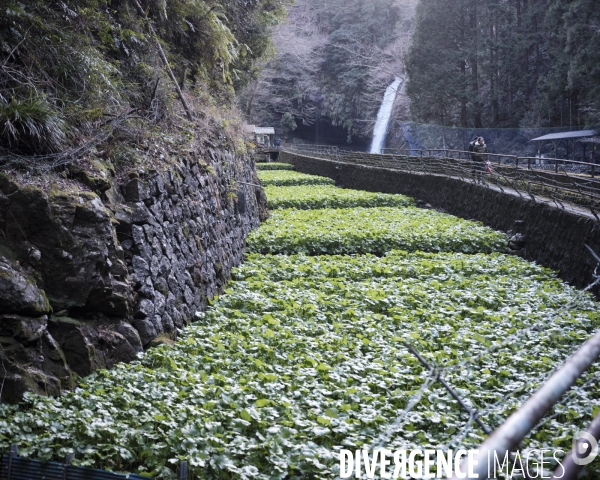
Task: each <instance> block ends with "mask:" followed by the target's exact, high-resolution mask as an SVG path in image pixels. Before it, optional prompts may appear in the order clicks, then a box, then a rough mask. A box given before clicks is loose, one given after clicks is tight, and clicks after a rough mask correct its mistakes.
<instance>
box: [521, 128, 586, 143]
mask: <svg viewBox="0 0 600 480" xmlns="http://www.w3.org/2000/svg"><path fill="white" fill-rule="evenodd" d="M595 133H596V132H595V131H594V130H577V131H575V132H561V133H550V134H548V135H543V136H541V137H537V138H532V139H531V140H530V141H531V142H540V141H544V140H565V139H569V138H584V137H592V136H593V135H594V134H595Z"/></svg>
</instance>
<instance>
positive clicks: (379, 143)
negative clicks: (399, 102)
mask: <svg viewBox="0 0 600 480" xmlns="http://www.w3.org/2000/svg"><path fill="white" fill-rule="evenodd" d="M401 83H402V79H400V78H398V77H396V80H394V83H392V84H391V85H390V86H389V87H388V88H387V90H386V91H385V95H384V96H383V101H382V102H381V107H379V112H378V113H377V121H376V122H375V128H374V129H373V142H372V143H371V149H370V150H369V153H381V149H382V148H384V147H385V137H386V136H387V131H388V124H389V123H390V117H391V116H392V108H393V107H394V101H395V100H396V95H397V94H398V87H399V86H400V84H401Z"/></svg>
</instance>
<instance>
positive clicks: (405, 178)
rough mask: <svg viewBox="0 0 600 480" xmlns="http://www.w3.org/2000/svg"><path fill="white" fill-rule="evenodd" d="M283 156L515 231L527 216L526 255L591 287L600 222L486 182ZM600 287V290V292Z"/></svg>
mask: <svg viewBox="0 0 600 480" xmlns="http://www.w3.org/2000/svg"><path fill="white" fill-rule="evenodd" d="M281 161H283V162H288V163H292V164H293V165H294V166H295V168H296V170H298V171H300V172H303V173H309V174H313V175H322V176H326V177H329V178H332V179H334V180H335V181H336V185H338V186H340V187H346V188H355V189H362V190H369V191H375V192H384V193H401V194H404V195H408V196H411V197H413V198H415V199H416V200H417V201H419V202H420V203H422V204H430V205H431V206H432V207H434V208H436V209H440V210H443V211H446V212H448V213H450V214H452V215H456V216H458V217H462V218H466V219H474V220H478V221H481V222H483V223H484V224H485V225H488V226H490V227H492V228H494V229H497V230H501V231H509V230H512V229H514V228H515V221H517V220H522V221H523V229H524V232H523V233H525V236H526V244H525V249H524V251H523V252H521V253H520V254H521V255H522V256H523V257H524V258H526V259H528V260H531V261H535V262H537V263H538V264H540V265H544V266H546V267H549V268H552V269H554V270H558V271H559V274H560V276H561V278H562V279H564V280H565V281H567V282H568V283H570V284H572V285H574V286H577V287H585V286H587V285H589V284H590V283H591V282H592V280H593V277H592V274H593V272H594V267H595V266H596V263H595V262H594V261H593V259H592V257H591V255H590V254H589V253H588V251H587V249H586V248H585V247H584V243H587V244H588V245H590V246H591V247H592V248H593V249H594V250H595V251H596V252H600V222H597V221H595V220H593V219H591V218H589V217H588V216H584V215H577V214H575V213H569V212H567V211H564V210H562V209H559V208H555V207H552V206H549V205H546V204H542V203H536V202H533V201H532V200H530V199H527V198H521V197H518V196H514V195H510V194H505V193H501V192H499V191H495V190H492V189H488V188H485V187H483V186H481V185H475V184H472V183H469V182H464V181H461V180H458V179H451V178H445V177H443V176H437V175H427V174H419V173H414V174H413V173H408V172H403V171H399V170H391V169H385V168H378V167H366V166H360V165H353V164H348V163H340V162H335V161H330V160H321V159H316V158H310V157H304V156H299V155H294V154H290V153H288V152H282V154H281ZM599 292H600V290H599V289H598V288H596V289H595V290H594V293H595V294H596V295H598V294H599Z"/></svg>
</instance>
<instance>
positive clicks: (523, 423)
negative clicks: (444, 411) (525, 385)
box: [452, 330, 600, 479]
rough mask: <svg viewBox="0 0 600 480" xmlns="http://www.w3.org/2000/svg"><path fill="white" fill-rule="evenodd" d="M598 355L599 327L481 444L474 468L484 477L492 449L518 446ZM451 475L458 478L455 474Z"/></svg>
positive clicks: (599, 342)
mask: <svg viewBox="0 0 600 480" xmlns="http://www.w3.org/2000/svg"><path fill="white" fill-rule="evenodd" d="M599 356H600V330H599V331H598V332H596V333H595V334H594V336H593V337H592V338H590V339H589V340H588V341H587V342H585V343H584V344H583V345H582V346H581V347H580V348H579V350H577V352H575V354H574V355H573V356H572V357H571V358H570V359H569V360H567V361H566V362H565V364H564V365H563V366H562V367H561V368H560V369H559V370H558V371H557V372H556V373H554V375H552V376H551V377H550V378H549V379H548V380H547V381H546V382H545V383H544V385H542V387H541V388H540V389H539V390H538V391H537V392H536V393H535V394H533V396H532V397H530V398H529V400H527V401H526V402H525V403H524V404H523V405H522V406H521V408H520V409H519V410H517V411H516V412H515V413H513V414H512V415H511V416H510V417H509V418H508V420H506V422H504V423H503V424H502V425H501V426H500V427H499V428H498V429H497V430H496V431H495V432H494V433H492V435H490V437H489V438H488V439H487V440H486V441H485V442H483V443H482V444H481V445H480V446H479V449H478V450H477V454H474V455H473V464H472V465H471V467H472V469H473V470H472V471H473V472H474V473H475V474H479V476H480V478H484V477H485V475H486V474H487V468H488V459H489V458H492V455H493V452H496V454H499V455H500V456H504V455H505V454H506V452H508V451H510V450H511V449H513V448H514V447H515V446H516V445H518V444H519V443H520V442H521V440H523V438H525V436H526V435H527V434H528V433H529V432H530V431H531V429H532V428H533V427H535V425H536V424H537V423H538V422H539V421H540V420H541V419H542V418H543V417H544V415H546V413H547V412H548V410H550V408H552V406H554V404H555V403H556V402H557V401H558V400H559V399H560V397H562V396H563V394H564V393H565V392H566V391H567V390H569V389H570V388H571V387H572V386H573V384H574V383H575V382H576V381H577V379H578V378H579V376H580V375H581V374H582V373H583V372H585V371H586V370H587V369H588V368H589V367H590V366H591V365H592V364H593V363H594V362H595V361H596V359H597V358H598V357H599ZM463 469H464V468H463ZM452 478H453V479H458V477H457V476H456V475H454V476H453V477H452Z"/></svg>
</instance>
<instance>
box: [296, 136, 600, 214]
mask: <svg viewBox="0 0 600 480" xmlns="http://www.w3.org/2000/svg"><path fill="white" fill-rule="evenodd" d="M284 151H287V152H289V153H293V154H297V155H304V156H307V157H313V158H321V159H325V160H331V161H336V162H344V163H352V164H356V165H365V166H372V167H381V168H389V169H394V170H402V171H406V172H409V173H415V174H430V175H441V176H444V177H447V178H454V179H459V180H462V181H465V182H470V183H476V184H479V185H482V186H483V187H486V188H493V189H495V190H499V191H501V192H505V193H512V194H514V195H518V196H520V197H524V198H529V199H531V200H533V201H541V202H546V203H552V204H554V205H555V206H557V207H559V208H562V209H566V208H567V206H566V205H565V204H569V206H577V207H581V208H582V209H584V210H585V211H586V212H589V213H591V214H592V215H593V217H594V218H595V219H596V220H600V217H599V216H598V212H599V211H600V179H599V178H598V175H600V165H596V164H594V163H586V162H579V161H574V160H564V159H555V158H538V157H518V156H513V155H502V154H496V153H482V154H478V158H475V157H474V156H473V153H472V152H468V151H462V150H448V149H421V150H414V149H411V150H394V151H390V152H388V151H384V153H383V154H370V153H365V152H356V151H346V150H341V149H339V148H338V147H330V146H321V145H294V146H290V147H286V148H285V149H284Z"/></svg>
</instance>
